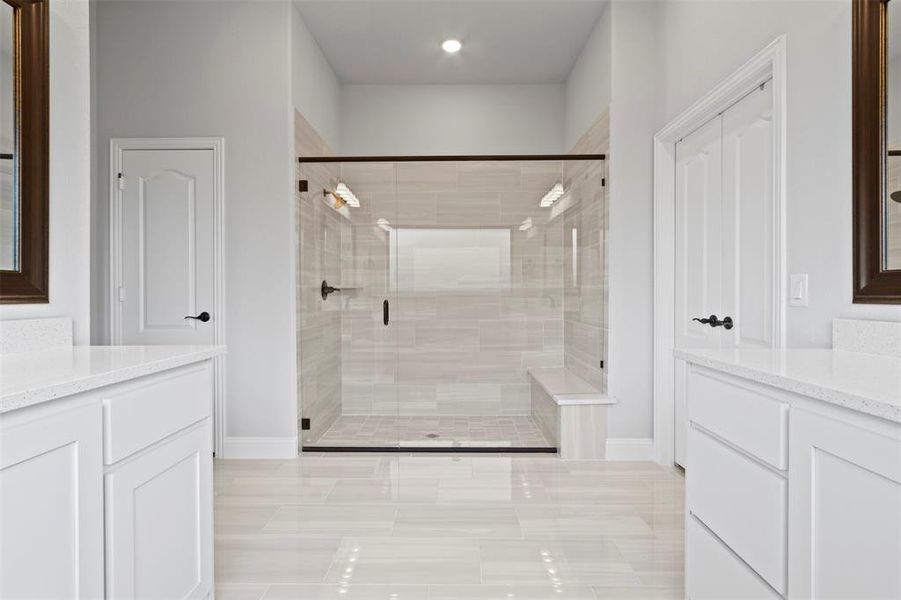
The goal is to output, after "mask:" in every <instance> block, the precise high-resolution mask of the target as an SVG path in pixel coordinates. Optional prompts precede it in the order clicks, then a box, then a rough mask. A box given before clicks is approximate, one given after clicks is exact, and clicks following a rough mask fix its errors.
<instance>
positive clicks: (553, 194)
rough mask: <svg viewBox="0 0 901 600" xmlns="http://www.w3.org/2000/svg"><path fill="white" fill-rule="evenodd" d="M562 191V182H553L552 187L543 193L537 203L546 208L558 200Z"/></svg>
mask: <svg viewBox="0 0 901 600" xmlns="http://www.w3.org/2000/svg"><path fill="white" fill-rule="evenodd" d="M563 193H564V190H563V184H562V183H556V184H554V187H552V188H551V189H550V190H549V191H548V193H547V194H545V195H544V198H542V199H541V203H540V204H539V206H541V208H548V207H551V206H553V205H554V203H555V202H556V201H557V200H559V199H560V197H561V196H563Z"/></svg>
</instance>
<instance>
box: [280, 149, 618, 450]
mask: <svg viewBox="0 0 901 600" xmlns="http://www.w3.org/2000/svg"><path fill="white" fill-rule="evenodd" d="M603 158H604V157H603V155H598V154H593V155H564V156H517V157H419V158H417V157H390V158H389V157H385V158H379V157H357V158H348V157H344V158H337V157H325V158H324V157H304V158H301V159H300V160H299V167H298V173H299V179H300V180H301V184H300V186H299V189H300V190H305V191H299V192H298V196H297V198H298V201H297V217H298V252H299V256H298V270H299V272H298V288H297V293H298V303H297V306H298V357H299V361H300V365H299V369H298V373H299V382H298V388H299V389H298V392H299V393H298V395H299V402H300V410H299V415H300V417H301V425H302V427H301V431H300V434H301V439H302V444H303V446H304V447H305V448H307V449H310V448H329V449H340V448H370V449H371V448H383V449H394V448H404V449H412V448H420V449H423V448H431V449H440V448H447V447H452V448H456V449H473V448H483V449H484V448H495V449H502V450H504V451H514V449H517V448H518V449H533V450H534V449H544V450H549V449H552V448H553V446H552V444H549V443H548V442H547V441H546V440H545V438H544V437H543V436H542V434H541V432H540V430H539V428H538V427H537V426H536V424H535V422H534V421H533V420H532V417H531V403H530V385H529V380H528V377H527V370H528V369H529V368H530V367H541V366H561V367H562V366H564V365H565V366H567V367H569V368H570V369H571V370H573V371H575V372H576V373H578V374H579V375H580V376H581V377H583V378H584V379H586V380H587V381H590V382H592V383H594V384H595V385H597V386H598V387H600V388H602V389H605V388H606V375H605V369H604V368H603V366H604V362H605V360H606V347H607V343H606V338H607V335H606V327H607V324H606V323H607V315H606V306H607V302H606V298H607V290H606V282H607V277H606V256H607V253H606V231H607V225H606V223H607V200H606V199H607V195H606V187H605V184H606V180H605V179H606V172H605V171H606V168H605V161H604V159H603Z"/></svg>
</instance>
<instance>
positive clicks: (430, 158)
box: [297, 154, 607, 164]
mask: <svg viewBox="0 0 901 600" xmlns="http://www.w3.org/2000/svg"><path fill="white" fill-rule="evenodd" d="M532 160H534V161H554V160H560V161H567V160H607V155H606V154H461V155H453V154H437V155H426V154H424V155H421V156H415V155H408V156H298V157H297V162H299V163H301V164H303V163H355V162H381V163H388V162H491V161H510V162H514V161H532Z"/></svg>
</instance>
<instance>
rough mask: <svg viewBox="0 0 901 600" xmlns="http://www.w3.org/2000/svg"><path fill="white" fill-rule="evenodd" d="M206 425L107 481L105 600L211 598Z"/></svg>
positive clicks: (117, 471) (210, 473)
mask: <svg viewBox="0 0 901 600" xmlns="http://www.w3.org/2000/svg"><path fill="white" fill-rule="evenodd" d="M212 489H213V460H212V449H211V447H210V425H209V420H206V421H204V423H203V425H201V426H199V427H195V428H194V429H191V430H189V431H187V432H186V433H183V434H180V435H178V436H176V437H175V438H171V439H169V440H167V441H165V442H162V443H161V444H159V445H158V446H156V447H155V448H152V449H151V450H149V451H148V452H146V453H143V454H141V455H139V456H138V457H136V458H134V459H131V460H126V461H125V462H124V463H122V464H120V465H118V466H115V467H113V468H112V470H110V472H108V473H107V475H106V523H107V527H106V592H107V597H108V598H115V599H117V600H118V599H120V598H121V599H129V598H147V599H153V598H166V599H169V600H177V599H186V598H206V597H207V595H208V594H209V593H210V591H211V589H212V580H213V547H212V539H213V516H212V515H213V498H212Z"/></svg>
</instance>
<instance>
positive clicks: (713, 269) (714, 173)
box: [674, 82, 782, 467]
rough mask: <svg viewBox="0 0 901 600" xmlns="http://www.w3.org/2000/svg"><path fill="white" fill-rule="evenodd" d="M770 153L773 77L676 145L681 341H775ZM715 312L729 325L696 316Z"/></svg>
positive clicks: (678, 406)
mask: <svg viewBox="0 0 901 600" xmlns="http://www.w3.org/2000/svg"><path fill="white" fill-rule="evenodd" d="M775 160H776V155H775V144H774V140H773V92H772V83H771V82H767V83H766V84H764V85H762V86H761V87H760V88H757V89H755V90H753V91H751V92H750V93H749V94H748V95H746V96H745V97H744V98H742V99H741V100H739V101H738V102H736V103H735V104H733V105H732V106H731V107H729V108H728V109H727V110H725V111H724V112H723V113H721V114H720V115H718V116H717V117H716V118H714V119H712V120H710V121H708V122H707V123H706V124H705V125H703V126H702V127H700V128H699V129H697V130H696V131H695V132H693V133H692V134H691V135H689V136H686V137H685V138H684V139H683V140H681V141H680V142H679V143H678V144H677V145H676V181H675V185H676V236H675V237H676V256H675V271H676V298H675V306H674V310H675V317H676V318H675V323H676V331H675V342H676V347H677V348H706V349H718V348H773V347H776V346H778V345H779V344H780V343H781V340H780V334H779V331H780V326H781V324H780V313H779V311H778V309H777V307H778V305H779V302H778V298H777V296H776V291H777V289H778V287H779V286H778V285H777V279H776V278H777V277H778V276H779V275H778V274H779V272H780V269H779V261H780V260H782V258H781V257H780V256H778V254H777V251H776V249H777V248H778V244H777V236H778V235H779V233H778V232H779V220H778V219H779V215H778V214H777V211H776V209H775V187H774V180H773V173H774V165H775V162H774V161H775ZM711 315H716V317H717V319H718V320H719V321H722V320H724V319H725V318H726V317H730V318H731V319H732V323H733V327H732V328H731V329H726V328H725V327H722V326H720V327H712V326H711V325H710V324H705V323H700V322H698V321H695V320H694V319H695V318H699V319H703V318H709V317H710V316H711ZM675 367H676V369H675V398H674V400H675V420H676V428H675V433H676V435H675V456H676V462H677V463H678V464H680V465H682V466H683V467H685V466H687V465H686V461H687V459H686V456H685V438H686V432H687V424H688V415H687V413H686V395H687V393H688V390H687V389H686V377H685V375H686V365H685V362H684V361H681V360H678V359H677V360H676V361H675Z"/></svg>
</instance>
